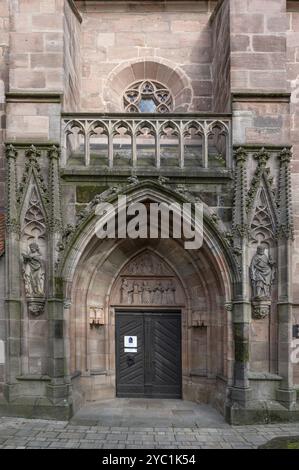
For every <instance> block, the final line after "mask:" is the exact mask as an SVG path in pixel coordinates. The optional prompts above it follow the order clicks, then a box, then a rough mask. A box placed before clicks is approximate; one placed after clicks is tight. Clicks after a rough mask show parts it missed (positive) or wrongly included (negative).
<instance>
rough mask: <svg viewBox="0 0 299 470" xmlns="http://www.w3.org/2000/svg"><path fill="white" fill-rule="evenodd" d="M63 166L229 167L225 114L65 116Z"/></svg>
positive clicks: (229, 146) (229, 120) (228, 136)
mask: <svg viewBox="0 0 299 470" xmlns="http://www.w3.org/2000/svg"><path fill="white" fill-rule="evenodd" d="M62 140H63V142H62V167H65V168H69V167H81V168H82V167H88V168H90V167H91V168H95V167H102V166H104V167H106V168H110V169H113V168H114V169H115V168H119V167H122V168H124V167H133V168H136V167H139V168H150V167H152V168H156V169H161V168H163V167H171V168H173V169H174V168H177V169H188V168H189V169H190V170H192V169H200V168H202V169H213V168H215V169H230V168H231V150H230V149H231V119H230V116H229V115H224V114H221V115H214V114H213V115H212V114H211V115H202V114H183V115H178V114H139V113H136V114H135V113H134V114H133V113H131V114H128V113H126V114H117V115H116V114H105V115H94V114H66V113H65V114H63V118H62Z"/></svg>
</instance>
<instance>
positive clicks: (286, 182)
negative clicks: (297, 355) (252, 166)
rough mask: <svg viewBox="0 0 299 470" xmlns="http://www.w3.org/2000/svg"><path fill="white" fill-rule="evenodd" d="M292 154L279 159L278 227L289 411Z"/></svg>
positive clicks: (281, 341)
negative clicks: (290, 166)
mask: <svg viewBox="0 0 299 470" xmlns="http://www.w3.org/2000/svg"><path fill="white" fill-rule="evenodd" d="M291 156H292V155H291V151H290V150H289V149H284V150H282V151H281V153H280V155H279V161H280V173H279V195H278V196H279V198H278V204H279V218H280V220H279V226H278V305H277V310H278V373H279V375H280V376H281V377H282V382H281V384H280V388H279V390H278V391H277V400H278V401H279V402H281V404H282V405H284V406H285V407H286V408H288V409H291V408H292V407H293V406H294V405H295V404H296V391H295V389H294V387H293V367H292V363H291V351H292V349H291V343H292V252H293V249H292V244H293V241H292V239H293V221H292V198H291V178H290V168H289V165H290V160H291Z"/></svg>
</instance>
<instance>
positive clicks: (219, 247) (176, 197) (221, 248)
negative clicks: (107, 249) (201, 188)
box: [57, 180, 240, 301]
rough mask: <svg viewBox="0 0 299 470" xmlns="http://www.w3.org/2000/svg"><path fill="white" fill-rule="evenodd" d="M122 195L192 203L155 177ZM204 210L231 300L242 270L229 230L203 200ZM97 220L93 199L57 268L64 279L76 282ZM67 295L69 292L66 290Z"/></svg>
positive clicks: (208, 242)
mask: <svg viewBox="0 0 299 470" xmlns="http://www.w3.org/2000/svg"><path fill="white" fill-rule="evenodd" d="M108 191H109V190H108ZM122 194H123V195H126V196H127V198H128V202H130V203H131V202H132V203H133V202H142V201H144V200H152V201H153V202H158V203H159V202H165V203H168V204H171V203H173V202H179V203H182V202H190V201H189V200H188V198H187V197H186V196H184V195H183V194H181V193H178V192H176V191H173V190H172V189H169V188H167V187H166V186H164V185H162V184H159V183H157V182H155V181H152V180H146V181H143V182H141V183H139V182H137V184H130V185H129V186H127V187H126V188H124V189H123V190H122ZM118 195H119V193H117V192H114V191H113V192H112V194H111V196H109V197H107V198H106V199H105V201H107V202H110V203H112V204H114V205H115V207H116V205H117V197H118ZM203 209H204V210H203V222H204V247H206V248H207V250H208V253H209V256H210V257H211V259H212V260H213V265H215V266H217V268H216V271H217V272H218V273H219V279H220V280H221V282H222V283H223V285H224V286H225V287H224V289H225V292H226V297H227V301H229V300H230V299H231V298H233V297H234V296H235V295H236V288H237V284H238V282H239V281H240V271H239V268H238V265H237V262H236V260H235V258H234V256H233V254H232V251H231V250H230V247H229V245H228V243H227V242H226V240H225V237H224V236H223V233H224V231H225V229H224V228H223V227H221V226H220V227H219V228H220V230H219V228H217V225H216V224H215V223H214V222H213V217H212V215H213V214H212V213H211V211H210V209H209V208H208V206H207V205H206V204H205V203H203ZM96 222H97V217H96V216H95V213H94V204H93V201H91V203H90V206H89V208H87V216H86V217H85V219H83V222H82V223H81V224H79V226H78V227H77V228H76V230H75V231H74V233H73V235H72V237H71V239H70V240H69V243H68V247H67V248H66V249H65V251H64V253H63V257H62V259H61V261H60V263H59V266H58V269H57V277H59V278H62V279H63V280H64V281H65V282H71V281H72V278H73V275H74V272H75V268H76V265H77V263H78V262H79V260H80V258H81V255H82V253H83V252H84V250H85V248H86V246H87V245H88V244H89V242H90V241H91V239H92V238H93V236H94V233H95V227H96ZM219 225H220V223H219ZM221 230H222V232H221ZM65 295H67V291H65Z"/></svg>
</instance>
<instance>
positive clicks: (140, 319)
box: [116, 312, 182, 398]
mask: <svg viewBox="0 0 299 470" xmlns="http://www.w3.org/2000/svg"><path fill="white" fill-rule="evenodd" d="M125 336H132V337H135V336H137V348H136V349H137V352H131V350H130V348H125V343H124V338H125ZM133 349H134V348H133ZM181 383H182V373H181V315H180V313H166V312H165V313H160V312H132V313H131V312H130V313H128V312H117V313H116V395H117V396H119V397H153V398H154V397H157V398H158V397H159V398H180V397H181V393H182V392H181V389H182V386H181Z"/></svg>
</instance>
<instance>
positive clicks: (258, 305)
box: [252, 300, 271, 320]
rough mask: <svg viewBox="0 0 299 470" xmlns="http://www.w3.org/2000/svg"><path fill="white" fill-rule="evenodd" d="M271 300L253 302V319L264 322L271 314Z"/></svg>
mask: <svg viewBox="0 0 299 470" xmlns="http://www.w3.org/2000/svg"><path fill="white" fill-rule="evenodd" d="M270 309H271V300H254V301H253V302H252V318H253V319H255V320H263V319H264V318H267V317H268V316H269V314H270Z"/></svg>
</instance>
